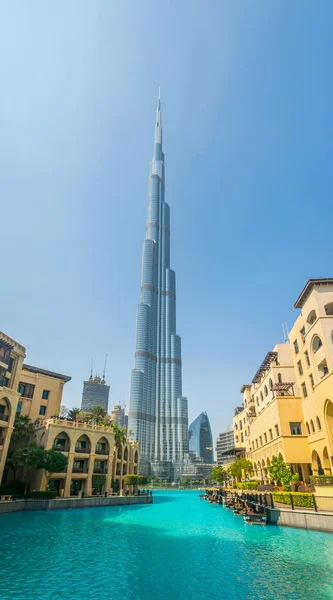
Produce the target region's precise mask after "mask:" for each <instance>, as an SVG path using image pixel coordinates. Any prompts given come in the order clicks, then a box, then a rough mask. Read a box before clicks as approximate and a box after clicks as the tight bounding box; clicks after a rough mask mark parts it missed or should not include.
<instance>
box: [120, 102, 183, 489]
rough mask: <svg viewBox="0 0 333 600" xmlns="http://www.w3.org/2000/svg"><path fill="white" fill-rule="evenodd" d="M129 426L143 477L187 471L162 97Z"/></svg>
mask: <svg viewBox="0 0 333 600" xmlns="http://www.w3.org/2000/svg"><path fill="white" fill-rule="evenodd" d="M128 429H129V431H132V432H133V434H132V435H131V437H132V439H134V440H136V441H138V442H139V444H140V453H141V459H140V464H141V467H140V470H141V472H142V474H143V475H149V474H151V475H153V476H156V477H162V478H166V479H169V480H175V479H176V477H177V476H179V475H180V474H181V472H182V468H183V462H184V456H185V454H186V452H187V450H188V417H187V400H186V398H184V397H183V395H182V360H181V339H180V337H179V335H177V333H176V274H175V272H174V271H173V270H172V269H171V268H170V208H169V205H168V204H167V203H166V202H165V156H164V153H163V150H162V123H161V103H160V100H159V102H158V107H157V111H156V122H155V138H154V154H153V158H152V162H151V169H150V177H149V183H148V210H147V222H146V238H145V240H144V242H143V251H142V274H141V296H140V303H139V306H138V315H137V335H136V352H135V368H134V369H133V370H132V376H131V392H130V407H129V416H128Z"/></svg>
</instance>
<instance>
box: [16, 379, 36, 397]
mask: <svg viewBox="0 0 333 600" xmlns="http://www.w3.org/2000/svg"><path fill="white" fill-rule="evenodd" d="M17 391H18V392H19V393H20V394H21V396H23V398H33V397H34V392H35V386H34V385H33V384H32V383H25V382H24V381H20V383H19V384H18V388H17Z"/></svg>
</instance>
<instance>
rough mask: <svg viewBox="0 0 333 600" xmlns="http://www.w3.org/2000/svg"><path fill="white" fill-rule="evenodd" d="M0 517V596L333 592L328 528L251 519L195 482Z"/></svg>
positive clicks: (49, 599) (47, 599)
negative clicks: (203, 495)
mask: <svg viewBox="0 0 333 600" xmlns="http://www.w3.org/2000/svg"><path fill="white" fill-rule="evenodd" d="M0 521H1V532H2V546H1V562H0V577H1V580H2V581H3V582H7V583H6V584H5V585H3V586H2V588H1V590H0V600H9V599H11V600H12V599H13V598H14V599H15V600H23V599H25V598H27V597H28V598H29V597H30V598H34V600H42V599H43V600H54V599H55V598H56V599H57V600H58V599H59V600H67V599H68V600H69V599H71V598H74V597H80V598H84V599H85V600H96V599H98V600H109V598H112V600H141V599H142V600H144V599H146V598H151V599H153V600H169V599H170V600H171V599H172V600H183V599H184V598H190V599H191V600H202V599H203V598H208V597H209V598H228V599H231V600H234V599H238V598H242V599H244V600H247V599H248V600H273V599H274V600H276V599H278V600H290V599H291V598H292V599H293V600H313V599H314V598H316V599H326V598H332V597H333V572H332V568H331V565H332V562H333V536H332V535H330V534H326V533H321V532H312V531H303V530H300V529H290V528H284V527H273V526H269V525H267V527H250V526H248V525H246V524H245V523H244V522H243V521H242V519H240V518H239V517H236V516H234V515H233V513H232V511H229V510H227V509H224V508H223V507H221V506H218V505H211V504H209V503H208V502H204V501H201V500H200V499H199V494H198V492H197V491H193V492H191V491H160V492H154V503H153V504H151V505H141V506H133V507H127V506H119V507H99V508H89V509H77V510H62V511H36V512H20V513H16V514H8V515H3V516H0ZM319 549H320V551H319ZM13 557H15V560H13Z"/></svg>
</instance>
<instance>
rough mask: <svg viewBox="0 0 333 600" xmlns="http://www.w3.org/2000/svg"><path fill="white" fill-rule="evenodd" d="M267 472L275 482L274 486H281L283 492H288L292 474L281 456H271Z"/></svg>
mask: <svg viewBox="0 0 333 600" xmlns="http://www.w3.org/2000/svg"><path fill="white" fill-rule="evenodd" d="M267 471H268V472H269V474H270V476H271V477H272V479H274V481H275V482H276V485H283V486H284V488H285V490H287V491H289V490H290V484H291V482H292V481H293V474H292V472H291V470H290V466H289V465H287V464H286V463H285V462H284V460H283V458H282V457H281V456H279V457H277V456H273V458H272V461H271V464H270V466H269V467H267Z"/></svg>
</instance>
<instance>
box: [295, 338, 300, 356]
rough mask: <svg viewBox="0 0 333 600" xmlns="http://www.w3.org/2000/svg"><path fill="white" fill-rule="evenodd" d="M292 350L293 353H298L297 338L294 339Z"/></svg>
mask: <svg viewBox="0 0 333 600" xmlns="http://www.w3.org/2000/svg"><path fill="white" fill-rule="evenodd" d="M294 350H295V354H298V353H299V347H298V341H297V340H295V341H294Z"/></svg>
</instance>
